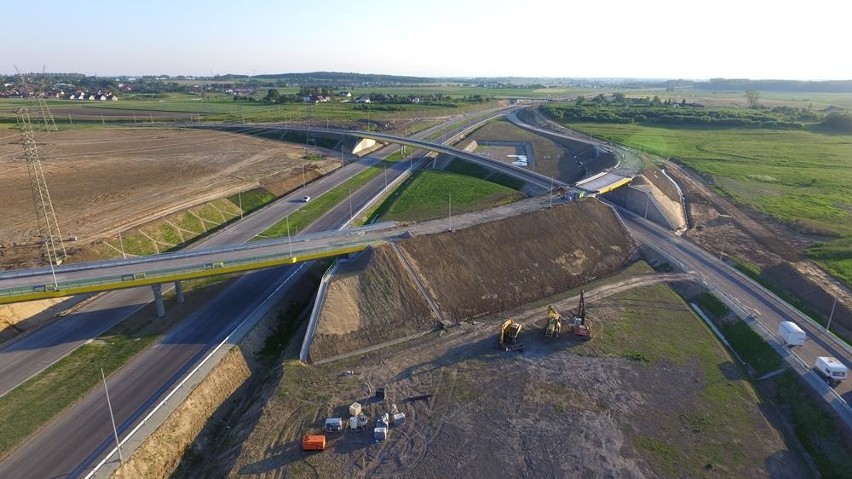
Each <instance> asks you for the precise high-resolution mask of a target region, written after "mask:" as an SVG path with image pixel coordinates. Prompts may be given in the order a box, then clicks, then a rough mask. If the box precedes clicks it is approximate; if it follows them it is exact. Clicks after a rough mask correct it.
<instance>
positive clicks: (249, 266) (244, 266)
mask: <svg viewBox="0 0 852 479" xmlns="http://www.w3.org/2000/svg"><path fill="white" fill-rule="evenodd" d="M365 249H367V245H356V246H347V247H345V248H339V249H334V250H328V251H321V252H317V253H305V254H302V255H295V256H292V257H290V256H287V257H281V258H275V259H269V260H263V261H257V262H249V263H240V264H233V265H229V264H228V263H227V262H222V263H211V264H213V265H214V267H212V268H208V269H204V270H198V271H188V272H185V273H175V274H166V275H163V276H153V277H137V278H134V279H129V280H126V281H125V280H117V281H112V282H109V283H99V284H84V285H80V286H69V287H67V288H65V289H61V290H56V291H52V290H45V291H27V292H25V293H21V294H14V295H9V296H0V304H8V303H18V302H22V301H33V300H38V299H48V298H61V297H63V296H73V295H75V294H84V293H96V292H101V291H110V290H114V289H127V288H135V287H137V286H150V285H152V284H161V283H171V282H174V281H183V280H189V279H198V278H204V277H207V276H217V275H220V274H229V273H242V272H246V271H253V270H256V269H264V268H272V267H275V266H282V265H285V264H296V263H301V262H304V261H311V260H315V259H321V258H330V257H332V256H341V255H344V254H349V253H356V252H358V251H363V250H365ZM217 264H221V265H222V266H215V265H217ZM128 276H129V274H128ZM46 286H47V287H48V288H52V287H53V285H52V284H51V285H46ZM36 287H37V286H36Z"/></svg>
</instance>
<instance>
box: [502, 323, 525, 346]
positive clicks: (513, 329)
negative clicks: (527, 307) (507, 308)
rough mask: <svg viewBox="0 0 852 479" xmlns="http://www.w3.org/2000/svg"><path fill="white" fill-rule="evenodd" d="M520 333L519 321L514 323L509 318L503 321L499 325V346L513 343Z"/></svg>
mask: <svg viewBox="0 0 852 479" xmlns="http://www.w3.org/2000/svg"><path fill="white" fill-rule="evenodd" d="M520 334H521V323H516V322H515V321H512V320H511V319H507V320H506V321H503V325H502V326H500V347H501V348H507V347H508V346H509V345H511V344H515V341H517V340H518V335H520Z"/></svg>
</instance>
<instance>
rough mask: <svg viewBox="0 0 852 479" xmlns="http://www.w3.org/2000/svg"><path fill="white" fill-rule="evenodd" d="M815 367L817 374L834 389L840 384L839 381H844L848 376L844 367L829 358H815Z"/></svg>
mask: <svg viewBox="0 0 852 479" xmlns="http://www.w3.org/2000/svg"><path fill="white" fill-rule="evenodd" d="M815 366H816V369H817V371H819V374H820V375H821V376H822V377H823V378H824V379H825V381H826V382H827V383H828V385H829V386H831V387H835V386H837V385H838V384H840V381H843V380H844V379H846V376H847V374H848V369H847V368H846V366H845V365H844V364H843V363H841V362H840V361H838V360H837V359H835V358H832V357H830V356H820V357H818V358H816V364H815Z"/></svg>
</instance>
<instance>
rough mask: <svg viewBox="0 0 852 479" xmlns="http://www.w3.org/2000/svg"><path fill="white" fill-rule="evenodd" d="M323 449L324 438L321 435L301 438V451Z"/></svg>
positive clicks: (309, 435)
mask: <svg viewBox="0 0 852 479" xmlns="http://www.w3.org/2000/svg"><path fill="white" fill-rule="evenodd" d="M324 449H325V436H324V435H322V434H308V435H306V436H305V437H303V438H302V450H303V451H322V450H324Z"/></svg>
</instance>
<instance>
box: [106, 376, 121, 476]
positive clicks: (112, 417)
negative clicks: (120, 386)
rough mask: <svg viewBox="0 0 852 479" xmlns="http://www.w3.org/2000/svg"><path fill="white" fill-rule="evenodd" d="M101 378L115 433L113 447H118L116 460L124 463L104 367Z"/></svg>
mask: <svg viewBox="0 0 852 479" xmlns="http://www.w3.org/2000/svg"><path fill="white" fill-rule="evenodd" d="M101 379H103V381H104V392H106V398H107V407H108V408H109V418H110V420H111V421H112V433H113V435H115V448H116V449H118V462H120V463H122V464H123V463H124V458H123V457H122V456H121V441H119V440H118V429H116V428H115V416H114V415H113V414H112V403H111V402H110V400H109V388H107V382H106V376H105V375H104V368H101Z"/></svg>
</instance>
